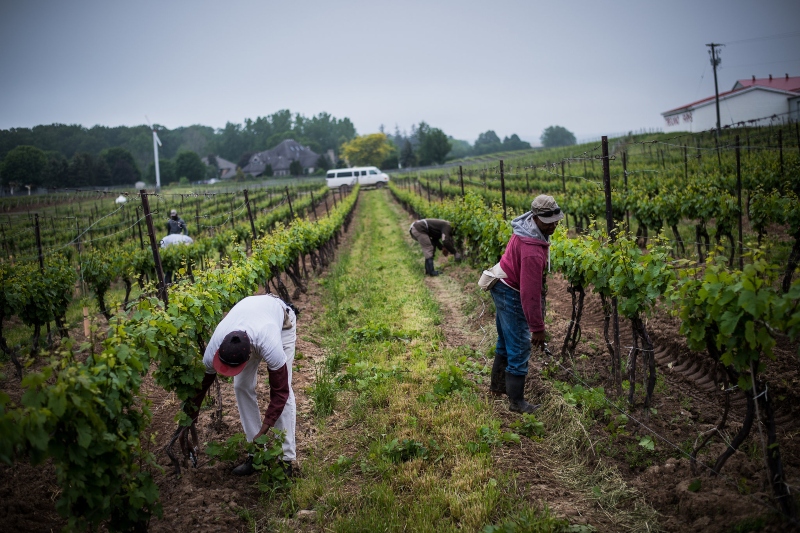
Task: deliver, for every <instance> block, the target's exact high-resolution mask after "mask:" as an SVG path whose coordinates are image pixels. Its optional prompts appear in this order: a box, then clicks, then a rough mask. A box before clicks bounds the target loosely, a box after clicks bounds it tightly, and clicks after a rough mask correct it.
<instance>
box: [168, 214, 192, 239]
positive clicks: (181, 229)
mask: <svg viewBox="0 0 800 533" xmlns="http://www.w3.org/2000/svg"><path fill="white" fill-rule="evenodd" d="M178 233H181V234H183V235H189V230H188V229H187V228H186V222H184V221H183V219H182V218H178V212H177V211H176V210H174V209H173V210H172V211H170V212H169V220H167V235H175V234H178Z"/></svg>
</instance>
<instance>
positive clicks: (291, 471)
mask: <svg viewBox="0 0 800 533" xmlns="http://www.w3.org/2000/svg"><path fill="white" fill-rule="evenodd" d="M279 464H280V466H281V469H283V473H284V474H286V477H288V478H289V479H292V478H296V477H300V469H299V468H297V467H296V466H294V465H293V464H292V462H291V461H285V460H283V459H281V460H280V463H279Z"/></svg>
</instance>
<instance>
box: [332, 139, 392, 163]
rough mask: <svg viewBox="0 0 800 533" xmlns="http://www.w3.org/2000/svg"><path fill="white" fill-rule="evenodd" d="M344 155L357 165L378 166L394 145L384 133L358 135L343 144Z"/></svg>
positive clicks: (342, 151)
mask: <svg viewBox="0 0 800 533" xmlns="http://www.w3.org/2000/svg"><path fill="white" fill-rule="evenodd" d="M341 153H342V157H343V158H345V159H346V160H347V161H349V163H350V164H351V165H353V166H356V167H365V166H374V167H377V166H378V165H380V164H381V163H383V160H384V159H386V157H388V156H389V154H391V153H392V145H391V144H390V143H389V139H387V138H386V134H384V133H372V134H370V135H362V136H359V137H356V138H355V139H353V140H352V141H350V142H346V143H344V144H343V145H342V150H341Z"/></svg>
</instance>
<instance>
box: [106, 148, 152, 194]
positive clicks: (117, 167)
mask: <svg viewBox="0 0 800 533" xmlns="http://www.w3.org/2000/svg"><path fill="white" fill-rule="evenodd" d="M100 157H101V158H102V159H104V160H105V162H106V164H107V165H108V168H109V170H110V172H111V184H112V185H132V184H134V183H136V182H137V181H139V180H141V179H142V173H141V171H140V170H139V167H137V166H136V161H135V160H134V159H133V154H131V153H130V151H128V150H126V149H125V148H121V147H119V146H116V147H114V148H106V149H105V150H103V151H102V152H100Z"/></svg>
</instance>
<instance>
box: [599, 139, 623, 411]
mask: <svg viewBox="0 0 800 533" xmlns="http://www.w3.org/2000/svg"><path fill="white" fill-rule="evenodd" d="M602 149H603V189H604V190H605V197H606V231H607V232H608V238H609V240H610V241H611V242H614V241H615V240H616V228H615V227H614V210H613V208H612V206H611V169H610V168H609V161H608V137H607V136H605V135H603V137H602ZM611 313H612V320H613V322H614V355H613V356H612V358H611V369H612V370H611V371H612V375H613V376H614V384H615V386H616V388H617V392H618V394H620V395H621V394H622V365H621V363H622V362H621V361H620V349H619V313H618V311H617V297H616V296H614V297H612V298H611Z"/></svg>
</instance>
